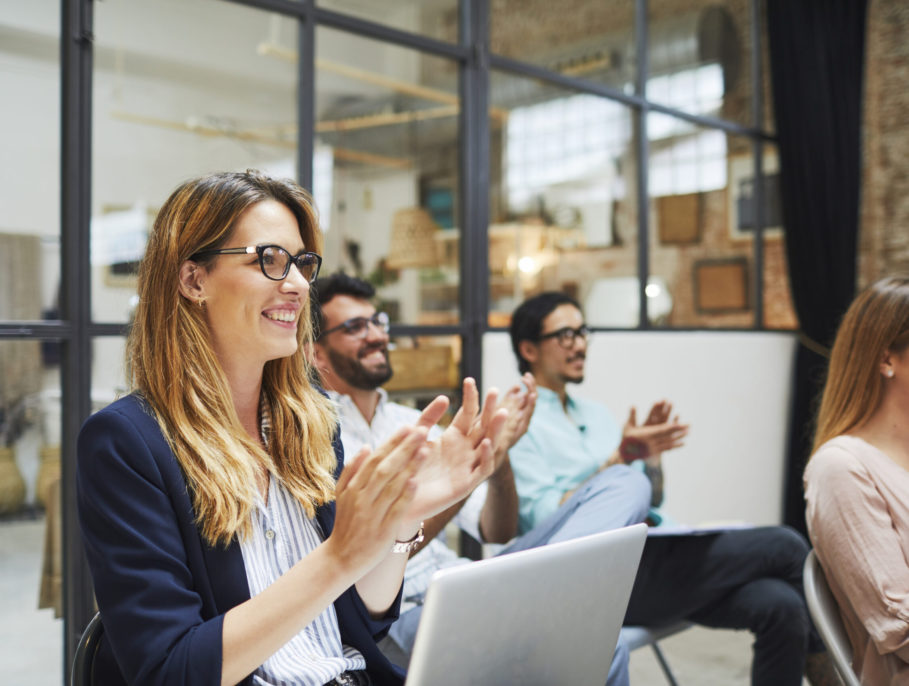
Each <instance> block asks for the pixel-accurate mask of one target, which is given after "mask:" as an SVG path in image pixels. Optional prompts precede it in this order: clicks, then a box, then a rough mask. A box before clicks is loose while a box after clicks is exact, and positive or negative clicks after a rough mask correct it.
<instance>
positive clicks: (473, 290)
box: [0, 0, 774, 673]
mask: <svg viewBox="0 0 909 686" xmlns="http://www.w3.org/2000/svg"><path fill="white" fill-rule="evenodd" d="M222 1H223V2H231V3H234V4H239V5H243V6H247V7H250V8H256V9H261V10H265V11H269V12H276V13H279V14H282V15H285V16H288V17H293V18H296V19H297V20H298V22H299V23H298V49H299V55H300V59H299V60H298V67H297V69H298V71H297V83H298V89H297V92H298V102H297V111H298V121H297V125H298V141H299V143H298V152H297V169H298V177H299V178H298V180H299V181H300V183H301V184H302V185H304V186H306V187H311V185H312V155H313V140H314V138H313V136H314V130H315V111H314V98H313V97H312V94H313V93H314V92H315V40H316V31H315V29H316V27H317V26H324V27H331V28H334V29H338V30H342V31H346V32H349V33H352V34H356V35H359V36H362V37H365V38H370V39H374V40H379V41H384V42H387V43H392V44H395V45H398V46H401V47H405V48H411V49H413V50H417V51H419V52H421V53H425V54H430V55H434V56H436V57H441V58H446V59H451V60H455V61H457V62H458V64H459V71H460V79H459V93H460V97H461V104H462V106H461V108H460V114H459V126H460V132H461V134H460V145H459V148H460V150H459V165H460V168H461V174H460V176H461V180H462V182H461V184H460V186H461V189H462V192H461V197H460V203H461V205H460V212H461V216H462V217H463V219H464V221H463V222H462V227H461V241H460V281H459V283H460V286H461V287H460V289H459V293H460V295H459V306H460V313H461V322H460V324H459V325H455V326H412V325H406V324H404V325H395V326H393V327H392V334H393V335H459V336H460V337H461V338H462V342H463V346H462V350H463V356H462V362H461V372H462V373H463V374H464V375H471V376H474V377H475V378H477V380H478V382H482V379H481V375H482V338H483V335H484V334H485V333H487V332H490V331H495V330H496V329H495V328H494V327H490V326H489V325H488V320H487V316H488V306H489V269H488V264H489V255H488V221H489V198H488V195H487V189H488V187H489V184H488V182H489V174H490V171H489V169H490V160H489V132H490V129H489V120H488V110H489V100H490V98H489V84H490V72H491V71H492V70H496V71H501V72H507V73H510V74H513V75H515V76H521V77H528V78H533V79H538V80H540V81H543V82H546V83H549V84H552V85H555V86H558V87H563V88H566V89H570V90H572V91H574V92H578V93H588V94H592V95H596V96H599V97H603V98H606V99H610V100H614V101H617V102H621V103H623V104H625V105H628V106H630V107H632V108H633V109H634V110H635V125H636V127H637V130H638V136H637V149H636V153H637V156H638V158H639V159H640V160H647V159H648V154H649V145H648V137H647V135H646V132H647V117H648V114H649V113H651V112H659V113H663V114H668V115H671V116H673V117H677V118H679V119H683V120H685V121H688V122H691V123H694V124H696V125H699V126H703V127H706V128H710V129H716V130H721V131H724V132H726V133H728V134H734V135H740V136H745V137H747V138H748V139H749V140H750V141H751V143H752V153H753V160H754V174H755V178H760V175H761V172H762V155H763V149H764V146H765V144H766V143H768V142H772V141H773V140H774V138H773V136H772V135H771V134H769V133H768V132H766V131H764V122H763V108H764V105H763V97H762V78H763V74H762V60H761V55H762V47H761V38H762V36H761V23H762V20H763V16H764V9H763V0H752V2H751V41H750V42H751V80H752V84H753V87H752V111H751V119H752V122H751V126H743V125H741V124H737V123H734V122H730V121H726V120H723V119H718V118H715V117H706V116H698V115H694V114H690V113H687V112H683V111H680V110H676V109H674V108H671V107H667V106H665V105H661V104H659V103H654V102H650V101H648V100H647V99H646V97H645V96H644V92H645V84H646V83H647V77H648V71H649V70H648V62H647V56H648V42H647V41H648V16H647V0H635V15H634V16H635V27H634V31H635V43H636V58H637V64H638V71H637V80H636V89H635V93H634V94H627V93H624V92H621V91H619V90H616V89H614V88H612V87H610V86H607V85H604V84H600V83H596V82H593V81H588V80H585V79H582V78H577V77H571V76H566V75H564V74H561V73H558V72H553V71H550V70H547V69H544V68H542V67H539V66H537V65H534V64H531V63H527V62H522V61H519V60H515V59H512V58H509V57H506V56H502V55H495V54H492V53H491V52H490V25H489V22H490V19H489V5H490V1H491V0H459V29H460V30H459V39H458V42H457V43H447V42H444V41H440V40H436V39H433V38H429V37H427V36H422V35H419V34H415V33H411V32H407V31H402V30H399V29H395V28H392V27H389V26H386V25H382V24H378V23H375V22H371V21H368V20H364V19H360V18H357V17H352V16H348V15H344V14H342V13H339V12H336V11H332V10H329V9H326V8H323V7H319V6H318V5H317V4H315V2H314V1H313V0H300V1H296V0H222ZM60 7H61V33H60V73H61V91H60V93H61V156H60V179H61V203H60V208H61V209H60V211H61V216H60V241H61V251H60V252H61V260H62V264H61V274H62V284H63V288H62V289H61V294H62V302H61V315H60V316H61V319H60V320H56V321H17V322H0V342H2V341H4V340H28V339H31V340H54V341H59V342H61V344H62V346H61V347H62V364H61V387H62V405H63V407H62V417H63V431H62V437H63V445H62V460H61V464H62V489H61V493H62V496H61V497H62V503H61V508H62V513H63V546H64V550H63V570H64V578H63V605H64V673H66V672H67V671H68V670H67V666H68V665H69V664H70V663H71V661H72V656H73V651H74V648H75V645H76V643H77V641H78V638H79V635H80V633H81V631H82V628H83V627H84V626H85V624H86V623H87V622H88V620H89V619H90V617H91V615H92V614H93V612H94V603H93V597H92V586H91V579H90V576H89V572H88V569H87V566H86V561H85V553H84V551H83V549H82V544H81V539H80V536H79V534H78V525H77V520H76V505H75V457H76V456H75V441H76V436H77V434H78V431H79V427H80V425H81V423H82V421H84V419H85V418H86V417H87V416H88V415H89V414H90V412H91V350H92V345H93V341H94V339H96V338H98V337H105V336H124V335H125V334H126V331H127V326H126V324H125V323H122V322H95V321H93V319H92V314H91V267H90V234H89V223H90V208H91V178H92V177H91V173H92V159H91V149H92V140H91V137H92V136H91V135H92V78H93V73H92V70H93V40H94V36H93V18H92V10H93V0H61V2H60ZM647 166H648V165H647V164H638V165H637V167H638V168H637V202H638V208H639V209H638V246H637V247H638V258H637V260H638V281H639V295H640V298H639V302H640V312H639V327H638V328H639V329H649V328H650V325H649V321H648V317H647V298H646V297H644V288H645V285H646V283H647V277H648V275H649V250H648V236H649V232H650V230H651V227H650V223H649V216H648V195H647V193H648V178H647V173H648V172H647ZM467 169H469V170H471V173H469V174H467V173H464V170H467ZM754 193H755V205H756V207H757V208H758V216H757V217H756V227H755V229H756V230H755V232H754V239H753V241H754V262H755V269H754V271H753V275H752V284H751V285H752V291H751V292H752V293H753V298H754V301H753V304H754V307H753V311H754V326H753V330H757V331H760V330H763V327H762V322H763V307H764V305H763V297H762V296H763V229H764V222H765V218H764V216H763V198H762V184H755V189H754ZM662 330H667V331H679V330H681V329H678V328H674V329H656V330H654V331H662ZM711 330H715V329H711ZM735 331H742V329H735Z"/></svg>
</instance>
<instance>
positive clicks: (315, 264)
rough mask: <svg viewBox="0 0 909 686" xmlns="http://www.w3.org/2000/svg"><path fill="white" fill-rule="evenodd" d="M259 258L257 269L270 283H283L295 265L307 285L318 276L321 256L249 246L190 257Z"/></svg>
mask: <svg viewBox="0 0 909 686" xmlns="http://www.w3.org/2000/svg"><path fill="white" fill-rule="evenodd" d="M253 253H256V254H257V255H258V256H259V267H260V268H261V269H262V273H263V274H265V276H266V277H268V278H269V279H271V280H272V281H283V280H284V279H286V278H287V275H288V274H289V273H290V265H291V264H295V265H297V269H299V270H300V273H301V274H302V275H303V278H304V279H306V280H307V281H308V282H309V283H312V282H313V281H315V280H316V277H317V276H319V268H320V267H321V266H322V256H321V255H317V254H316V253H314V252H299V253H297V254H296V255H291V254H290V253H289V252H287V251H286V250H285V249H284V248H282V247H281V246H280V245H250V246H247V247H245V248H221V249H219V250H200V251H199V252H197V253H194V254H193V255H191V256H190V258H189V259H191V260H195V259H197V258H199V257H204V256H206V255H252V254H253Z"/></svg>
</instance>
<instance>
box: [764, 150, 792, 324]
mask: <svg viewBox="0 0 909 686" xmlns="http://www.w3.org/2000/svg"><path fill="white" fill-rule="evenodd" d="M779 170H780V167H779V159H778V157H777V150H776V146H774V145H765V146H764V155H763V174H764V186H763V190H764V200H763V202H764V211H763V222H764V322H763V326H764V327H765V328H768V329H797V328H798V318H797V317H796V315H795V309H794V306H793V303H792V292H791V290H790V288H789V267H788V263H787V261H786V244H785V241H784V240H783V234H784V228H783V208H782V204H781V203H782V198H781V197H780V176H779Z"/></svg>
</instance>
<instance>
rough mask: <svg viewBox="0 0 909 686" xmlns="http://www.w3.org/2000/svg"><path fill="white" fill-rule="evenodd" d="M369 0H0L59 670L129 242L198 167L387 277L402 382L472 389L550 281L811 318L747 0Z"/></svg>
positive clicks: (643, 305)
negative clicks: (267, 197)
mask: <svg viewBox="0 0 909 686" xmlns="http://www.w3.org/2000/svg"><path fill="white" fill-rule="evenodd" d="M381 6H382V8H381V10H379V9H378V8H379V3H373V2H364V1H363V0H229V1H228V0H160V1H159V2H156V3H153V4H149V3H134V2H128V0H105V2H93V0H74V1H68V2H60V3H58V4H55V3H51V2H45V3H20V2H14V1H13V0H0V77H2V78H3V80H4V83H5V85H7V89H6V91H7V92H10V93H12V92H15V93H18V94H21V96H20V97H17V98H15V99H12V100H10V102H8V103H6V105H7V106H6V107H4V108H3V111H2V113H0V117H3V119H4V124H5V126H4V127H3V129H2V130H3V133H0V148H2V150H3V153H4V159H8V160H16V161H17V162H16V163H15V164H8V165H4V167H3V170H2V171H0V174H2V175H3V181H4V183H3V185H2V187H3V189H4V191H3V194H4V195H3V202H2V205H0V208H2V211H0V242H2V247H0V376H2V378H4V380H5V383H4V384H3V385H2V388H0V425H2V432H3V433H2V434H0V438H2V439H3V443H2V444H0V491H3V492H4V493H5V492H6V491H7V490H8V491H10V492H12V493H13V496H14V497H13V498H12V501H15V502H14V504H13V505H11V506H10V507H9V508H7V509H3V508H2V507H0V531H5V530H8V531H10V532H13V533H15V532H14V530H13V528H7V529H4V528H3V527H7V525H10V526H12V525H21V526H25V527H28V526H31V527H32V528H33V529H34V531H31V530H30V531H31V534H33V535H31V536H29V535H26V536H25V538H34V537H35V536H38V537H39V538H41V541H42V543H41V547H42V549H41V550H37V548H35V546H34V545H32V548H35V549H34V550H32V552H31V553H30V554H33V555H36V556H37V559H41V558H43V562H44V563H46V564H47V565H48V566H47V567H46V569H49V570H50V572H51V574H52V573H53V570H54V569H56V570H57V572H58V574H57V581H56V582H57V584H58V586H57V588H58V590H57V594H56V596H53V595H52V596H49V597H50V602H54V603H56V605H53V606H52V607H55V608H56V609H57V611H58V612H59V613H60V614H62V615H63V617H64V622H65V630H64V631H63V632H62V635H63V640H62V642H60V643H59V645H58V650H59V646H62V650H59V654H60V655H61V656H62V657H61V658H60V659H61V664H60V665H59V668H60V669H61V670H62V669H64V664H67V663H68V662H69V659H70V657H71V655H72V649H73V647H74V645H75V642H76V640H77V638H78V636H79V633H80V631H81V629H82V627H83V626H84V625H85V623H86V622H87V621H88V619H89V618H90V616H91V614H92V612H93V611H94V607H93V599H92V596H91V583H90V579H89V578H88V574H87V570H86V568H85V562H84V555H83V552H82V549H81V543H80V541H79V536H78V531H77V528H76V524H75V503H74V490H75V484H74V480H73V474H74V459H75V451H74V441H75V437H76V434H77V432H78V428H79V426H80V424H81V422H82V421H83V420H84V418H85V417H86V416H87V415H88V414H89V413H90V412H92V411H93V409H96V408H98V407H100V406H102V405H103V404H105V403H106V402H109V401H110V400H111V399H112V398H114V397H116V396H117V395H118V394H121V393H123V392H124V391H125V390H126V389H127V382H126V378H125V370H124V363H123V348H124V341H125V339H124V336H125V334H126V332H127V329H128V325H129V320H130V316H131V310H132V308H133V307H134V305H135V298H136V293H135V285H136V284H135V270H136V265H137V263H138V261H139V260H140V259H141V257H142V254H143V250H144V241H145V238H146V236H147V233H148V230H149V226H150V223H151V221H152V218H153V217H154V214H155V211H156V209H157V208H158V207H159V206H160V204H161V202H162V201H163V200H164V199H165V198H166V197H167V195H168V194H169V193H170V191H171V190H172V189H173V188H174V187H175V186H176V185H177V184H178V183H179V182H181V181H182V180H184V179H186V178H188V177H191V176H195V175H198V174H202V173H205V172H208V171H215V170H225V169H228V170H235V169H247V168H258V169H262V170H265V171H267V172H269V173H272V174H275V175H281V176H290V177H295V178H297V179H298V180H299V181H300V182H301V183H302V184H303V185H305V186H306V187H308V188H310V189H311V191H312V193H313V196H314V198H315V201H316V205H317V207H318V209H319V213H320V220H321V224H322V230H323V232H324V239H325V249H324V253H325V255H324V257H325V263H324V266H323V273H325V274H327V273H331V272H333V271H335V270H338V269H343V270H344V271H346V272H347V273H352V274H356V275H358V276H360V277H361V278H364V279H366V280H367V281H369V282H370V283H372V284H373V285H374V286H375V287H376V290H377V294H378V300H379V304H380V306H381V307H382V309H384V310H385V311H386V312H388V314H389V315H390V317H391V321H392V331H391V333H392V338H393V342H394V353H393V358H392V359H393V362H394V364H395V366H396V368H397V370H398V372H397V374H396V376H395V378H394V379H393V380H392V382H391V387H390V389H389V390H390V392H391V393H392V394H393V395H394V397H395V398H396V399H401V400H404V401H407V402H413V403H415V404H419V403H422V402H425V400H426V398H428V397H431V396H432V395H433V394H435V393H438V392H444V393H448V394H450V395H452V396H454V401H455V404H457V397H456V396H457V393H458V387H459V381H460V378H461V377H462V376H464V375H467V374H470V375H474V376H477V377H479V375H480V372H481V369H480V360H481V354H480V349H481V343H482V335H483V334H484V333H485V332H487V331H490V330H495V329H499V328H502V327H505V326H507V325H508V323H509V320H510V315H511V312H512V311H513V309H514V307H515V306H517V304H518V303H520V302H521V300H523V299H524V298H526V297H528V296H530V295H532V294H534V293H537V292H540V291H543V290H553V289H557V290H563V291H567V292H569V293H571V294H572V295H574V296H575V297H576V298H578V300H579V301H580V302H581V303H582V304H583V305H584V306H585V309H586V311H587V317H588V321H589V323H590V325H591V326H593V327H594V328H605V329H610V328H619V329H621V328H644V329H653V330H656V331H659V330H665V329H678V328H723V329H759V330H760V329H771V328H793V327H794V326H795V319H794V316H793V314H792V306H791V302H790V298H789V289H788V284H787V280H786V270H785V262H784V257H783V250H782V233H783V230H784V228H783V227H782V225H781V221H780V215H779V196H778V191H777V183H778V171H779V170H778V163H777V159H776V153H775V149H774V147H773V138H772V133H770V127H771V126H772V124H769V123H768V124H765V123H764V120H765V119H766V118H767V117H766V114H765V113H766V112H769V105H768V102H767V96H768V86H767V83H766V79H765V78H764V70H763V69H762V66H763V64H764V63H765V61H766V56H765V41H764V40H763V28H762V16H761V12H760V3H759V2H757V0H754V1H750V0H736V1H735V2H727V3H723V4H722V5H717V4H715V3H710V2H707V0H697V1H689V0H637V1H636V2H627V1H625V0H604V1H603V2H597V3H591V2H587V1H585V0H571V1H569V2H561V3H552V2H549V1H547V0H520V1H518V0H395V1H394V2H388V3H381ZM61 35H65V36H67V39H66V40H65V41H60V39H59V37H60V36H61ZM515 377H517V373H516V371H515ZM4 469H5V470H6V472H8V473H9V475H10V476H9V478H8V479H6V477H4V476H2V474H3V473H5V472H3V470H4ZM48 483H50V484H52V485H51V486H48ZM53 484H56V486H54V485H53ZM12 501H11V502H12ZM54 521H57V522H58V524H57V525H56V526H57V528H56V529H55V528H54V525H53V522H54ZM45 539H46V541H47V543H46V545H47V546H48V548H47V550H50V551H52V552H50V553H48V552H45V550H44V547H43V546H44V545H45V543H44V541H45ZM0 540H2V541H3V545H4V547H6V546H15V545H20V544H19V543H13V542H11V541H20V542H21V540H23V537H21V536H20V537H18V538H16V537H15V536H14V537H12V538H11V537H8V536H5V535H4V537H3V538H2V539H0ZM53 551H56V552H53ZM5 552H6V550H4V553H5ZM54 565H56V568H55V567H54ZM32 576H33V579H32V581H33V582H34V584H35V585H36V587H37V586H38V585H40V583H41V582H42V580H43V577H39V575H38V574H33V575H32ZM50 582H53V579H52V578H51V579H50ZM42 589H43V586H42ZM36 593H37V590H36ZM42 593H43V590H42ZM47 601H48V599H47V598H45V597H44V596H43V595H42V602H47ZM33 605H35V606H37V598H35V603H33ZM46 612H50V613H52V612H53V610H47V611H46ZM48 621H49V622H50V623H49V624H48V626H50V627H55V626H56V627H59V623H58V624H56V625H55V624H53V622H55V621H57V620H48ZM52 630H53V631H56V632H57V633H56V636H57V637H58V639H57V640H59V636H60V631H59V628H54V629H52ZM54 659H57V658H54Z"/></svg>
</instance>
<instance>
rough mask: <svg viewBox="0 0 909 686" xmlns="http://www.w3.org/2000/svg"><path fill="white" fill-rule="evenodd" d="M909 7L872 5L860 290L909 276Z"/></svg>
mask: <svg viewBox="0 0 909 686" xmlns="http://www.w3.org/2000/svg"><path fill="white" fill-rule="evenodd" d="M907 35H909V5H907V4H906V3H905V2H904V1H903V0H871V2H870V5H869V12H868V33H867V36H868V40H867V43H866V65H865V111H864V127H863V128H864V130H863V137H862V146H863V169H862V207H861V234H860V238H859V261H858V281H859V286H860V287H862V286H865V285H867V284H868V283H870V282H872V281H874V280H876V279H878V278H881V277H883V276H887V275H890V274H895V273H903V274H906V273H909V41H907V40H906V36H907Z"/></svg>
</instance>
